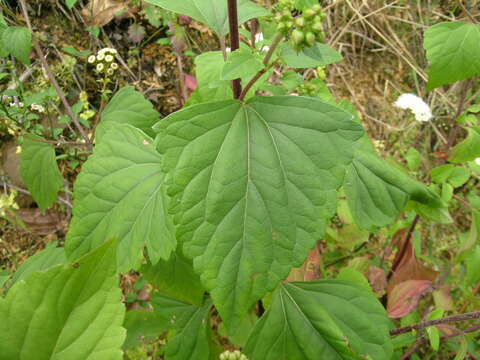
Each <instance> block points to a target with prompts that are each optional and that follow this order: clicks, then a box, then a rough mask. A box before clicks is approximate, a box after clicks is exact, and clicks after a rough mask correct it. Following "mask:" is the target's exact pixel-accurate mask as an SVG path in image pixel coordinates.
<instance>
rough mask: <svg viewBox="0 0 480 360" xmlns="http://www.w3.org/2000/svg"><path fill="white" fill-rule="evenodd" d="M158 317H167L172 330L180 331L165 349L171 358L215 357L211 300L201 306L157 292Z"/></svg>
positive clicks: (155, 304) (154, 301) (169, 358)
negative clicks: (211, 331)
mask: <svg viewBox="0 0 480 360" xmlns="http://www.w3.org/2000/svg"><path fill="white" fill-rule="evenodd" d="M152 303H153V306H154V311H155V313H156V314H157V316H160V317H161V318H164V319H166V320H167V324H168V326H169V328H170V329H173V330H175V331H176V334H175V336H174V337H173V338H171V339H169V341H168V343H167V346H166V348H165V355H166V359H167V360H190V359H205V360H208V359H210V358H211V355H212V354H211V349H210V348H211V346H212V345H211V340H210V339H211V336H210V320H209V316H208V314H209V311H210V308H211V307H212V303H211V301H206V302H205V304H204V305H203V306H201V307H197V306H194V305H191V304H187V303H184V302H181V301H178V300H176V299H173V298H170V297H168V296H165V295H162V294H160V293H156V294H154V295H153V297H152Z"/></svg>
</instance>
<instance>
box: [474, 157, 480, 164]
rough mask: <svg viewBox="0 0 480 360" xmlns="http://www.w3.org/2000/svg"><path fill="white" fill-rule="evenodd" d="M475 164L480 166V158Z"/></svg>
mask: <svg viewBox="0 0 480 360" xmlns="http://www.w3.org/2000/svg"><path fill="white" fill-rule="evenodd" d="M475 164H477V165H478V166H480V157H478V158H476V159H475Z"/></svg>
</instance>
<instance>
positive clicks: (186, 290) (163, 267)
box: [140, 250, 205, 305]
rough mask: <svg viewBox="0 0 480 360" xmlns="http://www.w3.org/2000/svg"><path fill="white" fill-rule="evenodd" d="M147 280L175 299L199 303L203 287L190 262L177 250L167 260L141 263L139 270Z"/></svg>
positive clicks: (201, 299)
mask: <svg viewBox="0 0 480 360" xmlns="http://www.w3.org/2000/svg"><path fill="white" fill-rule="evenodd" d="M140 272H141V273H142V274H143V276H144V277H145V279H146V280H148V282H150V283H151V284H153V285H155V286H156V287H158V288H159V289H160V290H161V291H162V292H165V293H167V294H169V295H170V296H173V297H175V298H177V299H180V300H183V301H186V302H189V303H191V304H195V305H200V304H202V303H203V293H204V292H205V290H204V289H203V287H202V285H201V283H200V278H199V276H198V275H197V274H195V272H194V271H193V265H192V262H191V261H190V260H189V259H187V258H185V256H183V255H182V254H181V252H180V250H177V251H176V252H172V254H171V255H170V258H169V259H168V260H160V261H159V262H158V263H157V264H155V265H152V264H151V263H148V264H146V265H143V266H142V268H141V271H140Z"/></svg>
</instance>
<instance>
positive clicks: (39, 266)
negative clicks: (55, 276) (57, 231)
mask: <svg viewBox="0 0 480 360" xmlns="http://www.w3.org/2000/svg"><path fill="white" fill-rule="evenodd" d="M56 246H57V243H56V242H53V243H48V244H47V247H46V248H45V249H43V250H42V251H39V252H37V253H36V254H35V255H33V256H31V257H29V258H28V259H27V260H25V262H24V263H23V264H22V265H20V267H19V268H18V269H17V271H15V273H14V274H13V276H12V285H13V284H15V283H16V282H18V281H20V280H25V279H27V278H28V277H29V276H30V275H31V274H33V273H34V272H37V271H44V270H48V269H50V268H51V267H53V266H55V265H60V264H65V263H66V262H67V259H66V258H65V251H64V249H63V248H59V247H56Z"/></svg>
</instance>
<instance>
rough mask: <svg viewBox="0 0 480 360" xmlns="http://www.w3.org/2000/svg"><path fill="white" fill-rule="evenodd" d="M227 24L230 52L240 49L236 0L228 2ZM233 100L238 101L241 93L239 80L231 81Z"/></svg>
mask: <svg viewBox="0 0 480 360" xmlns="http://www.w3.org/2000/svg"><path fill="white" fill-rule="evenodd" d="M228 23H229V25H230V48H231V49H232V52H233V51H235V50H237V49H238V48H239V47H240V35H239V33H238V13H237V0H228ZM232 90H233V98H234V99H238V98H240V95H241V93H242V84H241V83H240V79H234V80H232Z"/></svg>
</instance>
